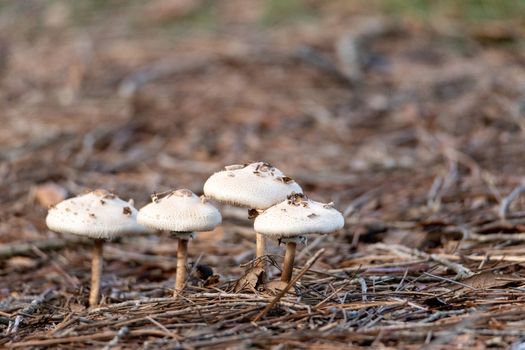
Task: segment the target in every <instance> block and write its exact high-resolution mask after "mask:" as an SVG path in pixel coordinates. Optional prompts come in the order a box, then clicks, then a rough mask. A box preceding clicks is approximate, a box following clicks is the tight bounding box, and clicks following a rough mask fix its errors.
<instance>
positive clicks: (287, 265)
mask: <svg viewBox="0 0 525 350" xmlns="http://www.w3.org/2000/svg"><path fill="white" fill-rule="evenodd" d="M296 248H297V243H295V242H288V243H286V253H285V255H284V263H283V272H282V274H281V281H283V282H290V280H291V279H292V273H293V263H294V259H295V249H296Z"/></svg>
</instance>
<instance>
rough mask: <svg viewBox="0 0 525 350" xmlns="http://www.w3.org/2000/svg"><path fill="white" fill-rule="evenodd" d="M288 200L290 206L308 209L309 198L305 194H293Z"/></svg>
mask: <svg viewBox="0 0 525 350" xmlns="http://www.w3.org/2000/svg"><path fill="white" fill-rule="evenodd" d="M287 198H288V204H290V205H295V206H299V205H302V206H303V207H305V208H307V207H308V197H307V196H306V195H305V194H303V193H292V194H291V195H289V196H288V197H287Z"/></svg>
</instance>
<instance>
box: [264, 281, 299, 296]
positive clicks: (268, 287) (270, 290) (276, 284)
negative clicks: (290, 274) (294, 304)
mask: <svg viewBox="0 0 525 350" xmlns="http://www.w3.org/2000/svg"><path fill="white" fill-rule="evenodd" d="M287 285H288V283H286V282H283V281H270V282H268V283H265V284H264V291H265V294H270V295H277V294H279V293H280V292H281V291H282V290H283V289H284V288H285V287H286V286H287ZM288 293H290V294H295V293H294V289H293V288H290V290H288Z"/></svg>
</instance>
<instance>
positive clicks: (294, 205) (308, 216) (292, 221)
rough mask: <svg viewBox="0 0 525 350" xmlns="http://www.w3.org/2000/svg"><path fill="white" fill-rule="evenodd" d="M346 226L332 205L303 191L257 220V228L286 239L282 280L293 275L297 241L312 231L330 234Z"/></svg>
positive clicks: (258, 230) (272, 235)
mask: <svg viewBox="0 0 525 350" xmlns="http://www.w3.org/2000/svg"><path fill="white" fill-rule="evenodd" d="M343 226H344V218H343V215H342V214H341V213H340V212H339V211H338V210H336V209H334V208H333V207H332V204H331V203H328V204H325V203H320V202H316V201H312V200H310V199H308V197H306V196H305V195H304V194H294V195H291V196H289V197H288V199H287V200H285V201H283V202H281V203H279V204H277V205H274V206H273V207H271V208H269V209H267V210H265V211H264V212H263V213H262V214H260V215H259V216H258V217H257V218H256V219H255V223H254V228H255V231H256V232H258V233H260V234H263V235H266V236H269V237H272V238H277V239H282V240H283V241H285V242H286V253H285V258H284V264H283V272H282V275H281V280H282V281H284V282H289V281H290V279H291V277H292V270H293V262H294V256H295V249H296V247H297V241H298V240H299V239H300V238H301V237H303V236H305V235H309V234H314V233H319V234H327V233H331V232H334V231H337V230H339V229H341V228H343Z"/></svg>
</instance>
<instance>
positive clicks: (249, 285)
mask: <svg viewBox="0 0 525 350" xmlns="http://www.w3.org/2000/svg"><path fill="white" fill-rule="evenodd" d="M264 275H265V272H264V267H262V266H259V265H255V266H253V267H251V268H250V269H248V271H246V273H245V274H244V275H243V276H242V277H241V278H239V280H238V281H237V283H236V284H235V292H236V293H238V292H241V291H249V292H255V291H256V290H257V288H258V287H259V286H260V285H261V284H262V281H263V280H264Z"/></svg>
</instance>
